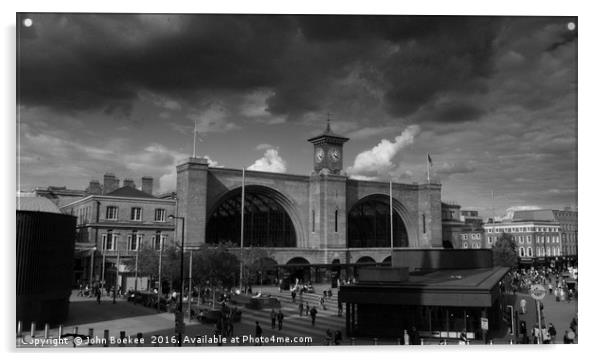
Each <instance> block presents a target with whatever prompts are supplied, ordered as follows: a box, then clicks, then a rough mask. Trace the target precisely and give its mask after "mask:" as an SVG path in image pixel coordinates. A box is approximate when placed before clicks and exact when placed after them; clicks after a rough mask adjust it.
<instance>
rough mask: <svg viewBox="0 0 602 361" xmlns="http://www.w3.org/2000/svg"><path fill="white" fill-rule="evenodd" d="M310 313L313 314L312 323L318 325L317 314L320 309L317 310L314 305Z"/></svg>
mask: <svg viewBox="0 0 602 361" xmlns="http://www.w3.org/2000/svg"><path fill="white" fill-rule="evenodd" d="M309 314H310V315H311V325H312V326H315V325H316V315H317V314H318V310H316V307H315V306H314V307H312V308H311V311H309Z"/></svg>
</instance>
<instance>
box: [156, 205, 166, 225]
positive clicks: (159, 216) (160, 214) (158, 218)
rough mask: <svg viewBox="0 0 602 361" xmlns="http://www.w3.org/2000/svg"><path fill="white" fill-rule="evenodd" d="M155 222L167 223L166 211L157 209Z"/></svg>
mask: <svg viewBox="0 0 602 361" xmlns="http://www.w3.org/2000/svg"><path fill="white" fill-rule="evenodd" d="M155 222H165V209H162V208H157V209H155Z"/></svg>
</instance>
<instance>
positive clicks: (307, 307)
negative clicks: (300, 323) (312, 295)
mask: <svg viewBox="0 0 602 361" xmlns="http://www.w3.org/2000/svg"><path fill="white" fill-rule="evenodd" d="M305 316H309V302H305Z"/></svg>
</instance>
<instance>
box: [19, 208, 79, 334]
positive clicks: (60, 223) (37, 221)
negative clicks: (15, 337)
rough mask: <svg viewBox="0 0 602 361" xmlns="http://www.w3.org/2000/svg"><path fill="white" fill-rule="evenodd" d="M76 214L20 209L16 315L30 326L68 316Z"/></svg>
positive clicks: (63, 318) (56, 321)
mask: <svg viewBox="0 0 602 361" xmlns="http://www.w3.org/2000/svg"><path fill="white" fill-rule="evenodd" d="M75 222H76V217H73V216H69V215H65V214H60V213H49V212H34V211H17V314H16V316H17V317H16V320H17V321H22V322H23V325H24V326H26V327H29V326H28V325H29V324H30V323H31V322H36V324H37V325H44V324H45V323H50V324H52V325H55V324H58V323H60V322H62V321H64V320H65V319H66V318H67V314H68V310H69V296H70V294H71V278H72V273H73V253H74V248H75Z"/></svg>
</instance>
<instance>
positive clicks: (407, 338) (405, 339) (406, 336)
mask: <svg viewBox="0 0 602 361" xmlns="http://www.w3.org/2000/svg"><path fill="white" fill-rule="evenodd" d="M403 344H404V345H406V346H409V345H410V335H409V334H408V330H403Z"/></svg>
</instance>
